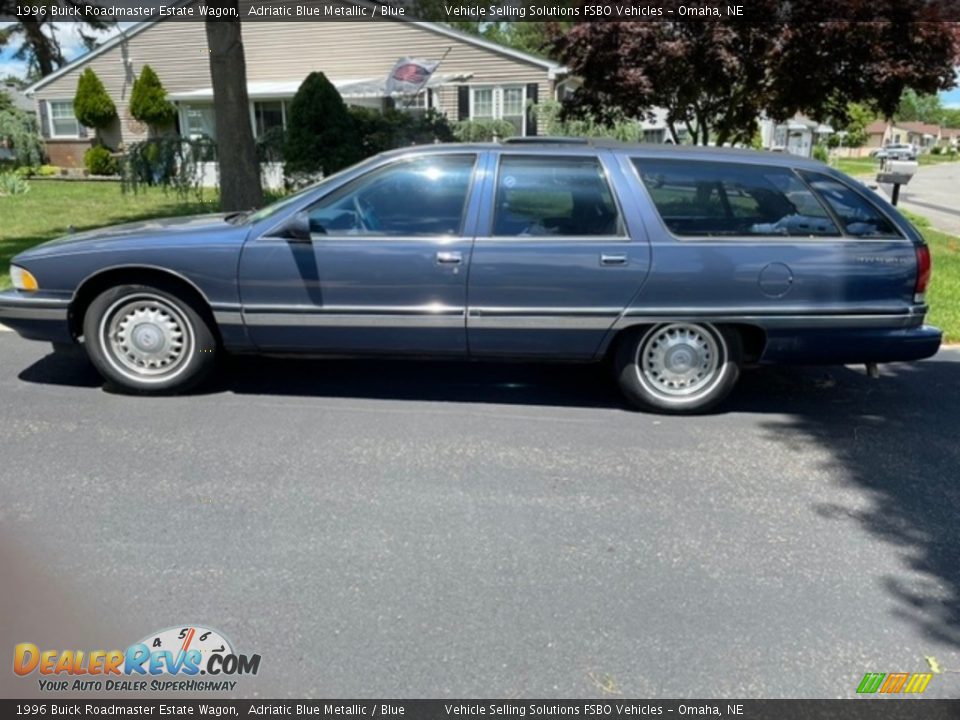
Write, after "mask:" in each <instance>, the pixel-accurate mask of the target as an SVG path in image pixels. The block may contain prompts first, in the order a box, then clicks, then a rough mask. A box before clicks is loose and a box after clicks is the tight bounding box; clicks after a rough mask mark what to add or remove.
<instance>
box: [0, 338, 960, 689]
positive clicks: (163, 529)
mask: <svg viewBox="0 0 960 720" xmlns="http://www.w3.org/2000/svg"><path fill="white" fill-rule="evenodd" d="M883 375H884V377H883V378H882V379H881V380H870V379H868V378H866V377H865V376H864V374H863V372H862V370H861V369H847V368H832V369H822V368H821V369H816V368H815V369H769V370H760V371H750V372H748V373H746V376H745V377H744V378H743V382H742V384H741V386H740V387H739V389H738V390H737V391H736V393H735V395H734V397H733V398H732V401H731V402H730V403H729V405H728V406H727V407H726V409H725V411H724V412H722V413H717V414H714V415H708V416H704V417H697V418H687V419H682V418H671V417H658V416H655V415H644V414H639V413H635V412H631V411H628V410H626V409H625V408H624V407H623V405H622V403H621V401H620V399H619V397H618V395H617V393H616V391H615V389H614V387H613V385H612V383H611V382H610V381H609V379H608V377H607V375H606V374H604V373H602V372H601V371H600V369H599V368H595V367H581V366H561V367H556V366H553V367H552V366H544V365H525V364H520V365H482V364H470V363H414V362H393V361H363V362H358V361H354V362H348V361H325V362H306V361H303V362H294V361H266V360H263V361H258V360H245V361H237V362H234V363H232V364H231V365H229V366H228V367H227V368H226V369H225V371H224V372H223V373H222V374H221V376H220V378H219V380H218V383H217V384H216V385H215V386H214V387H212V388H210V389H208V391H207V392H206V393H205V394H199V395H194V396H191V397H176V398H160V399H148V398H136V397H125V396H119V395H112V394H108V393H106V392H104V391H103V390H102V389H101V387H100V382H99V379H98V377H97V376H96V374H95V373H94V372H93V371H92V369H91V368H90V367H89V366H88V365H87V364H86V363H85V362H82V361H76V360H69V359H62V358H58V357H55V356H52V355H51V356H48V355H47V353H46V346H43V345H40V344H36V343H28V342H26V341H23V340H21V339H19V338H18V337H16V336H15V335H13V334H12V333H3V334H0V428H2V431H0V578H2V586H3V591H2V592H0V617H2V618H3V620H2V623H0V649H2V652H3V653H5V654H7V656H8V658H9V654H10V653H11V649H12V646H13V644H14V643H15V642H24V641H30V642H35V643H37V644H39V645H41V646H44V647H51V648H88V649H90V648H104V647H107V648H112V647H126V646H127V644H129V643H132V642H135V641H137V640H139V639H140V638H142V637H144V636H145V635H147V634H149V633H151V632H153V631H156V630H159V629H161V628H166V627H170V626H180V625H181V624H183V623H202V624H206V625H208V626H212V627H214V628H216V629H218V630H221V631H222V632H223V633H224V634H225V635H226V636H227V637H228V638H230V639H231V640H232V641H233V642H234V644H235V646H236V647H237V649H239V650H240V651H242V652H245V653H260V654H261V655H262V666H261V672H260V674H259V675H258V676H256V677H252V678H243V679H241V680H240V683H239V685H238V687H237V690H236V691H235V693H234V694H235V695H239V696H252V695H253V694H257V695H259V697H264V698H269V697H285V696H301V697H302V696H305V695H309V696H320V697H370V696H379V697H392V696H402V697H418V696H419V697H438V698H439V697H463V696H480V697H509V698H539V697H564V696H566V697H592V696H597V697H621V695H620V694H619V693H622V695H623V696H626V697H633V696H641V697H643V696H645V697H678V698H691V697H827V698H832V697H841V698H842V697H853V696H854V695H855V692H854V691H855V688H856V686H857V684H858V683H859V681H860V679H861V678H862V676H863V674H864V673H865V672H868V671H871V672H893V671H905V672H911V671H923V670H925V668H926V667H927V666H926V663H925V661H924V656H934V657H936V658H937V659H938V660H939V661H940V663H941V665H942V666H943V667H944V668H945V669H953V670H960V563H958V562H957V558H958V547H960V523H958V522H957V518H958V517H960V482H958V480H960V478H958V468H960V443H958V442H957V428H960V352H957V351H944V352H942V353H941V354H940V355H938V356H937V357H935V358H933V359H931V360H929V361H925V362H922V363H918V364H915V365H910V366H906V365H899V366H888V367H885V368H883ZM0 692H2V694H3V695H4V696H7V697H10V696H14V695H16V696H27V695H37V694H39V690H38V689H37V683H36V679H35V678H33V679H30V678H28V679H20V678H15V677H14V676H13V675H12V673H10V672H9V670H8V671H7V672H4V673H0ZM958 693H960V674H944V675H938V676H936V677H934V678H933V680H932V681H931V683H930V686H929V689H928V690H927V693H926V694H927V695H928V696H934V697H956V696H957V695H958Z"/></svg>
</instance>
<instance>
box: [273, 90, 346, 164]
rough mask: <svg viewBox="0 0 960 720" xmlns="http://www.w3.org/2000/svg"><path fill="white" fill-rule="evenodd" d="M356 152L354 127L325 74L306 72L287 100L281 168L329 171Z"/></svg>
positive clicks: (340, 99)
mask: <svg viewBox="0 0 960 720" xmlns="http://www.w3.org/2000/svg"><path fill="white" fill-rule="evenodd" d="M359 155H360V153H359V149H358V147H357V133H356V128H355V127H354V124H353V121H352V119H351V116H350V113H349V112H348V111H347V106H346V105H344V103H343V98H341V97H340V93H338V92H337V89H336V88H335V87H334V86H333V85H332V84H331V82H330V81H329V80H327V77H326V75H324V74H323V73H321V72H313V73H310V74H309V75H308V76H307V79H306V80H304V81H303V84H302V85H300V88H299V89H298V90H297V94H296V95H294V96H293V101H292V102H291V103H290V111H289V113H288V115H287V138H286V141H285V143H284V151H283V157H284V162H285V166H284V172H285V173H286V174H287V175H296V174H300V173H303V174H310V173H317V172H322V173H323V174H325V175H329V174H330V173H333V172H336V171H337V170H340V169H341V168H345V167H347V166H348V165H351V164H352V163H354V162H356V160H357V159H358V158H359Z"/></svg>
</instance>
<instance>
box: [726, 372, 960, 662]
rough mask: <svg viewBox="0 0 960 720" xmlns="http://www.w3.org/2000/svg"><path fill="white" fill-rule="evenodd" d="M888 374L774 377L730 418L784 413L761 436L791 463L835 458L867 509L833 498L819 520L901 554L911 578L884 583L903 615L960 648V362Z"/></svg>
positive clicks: (751, 384) (768, 375) (761, 382)
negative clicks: (795, 456)
mask: <svg viewBox="0 0 960 720" xmlns="http://www.w3.org/2000/svg"><path fill="white" fill-rule="evenodd" d="M883 372H884V377H883V378H882V379H881V380H879V381H877V380H870V379H869V378H867V377H866V376H865V375H864V374H863V373H862V372H858V371H856V370H850V369H846V368H829V369H821V370H809V369H804V370H791V369H776V370H770V371H767V372H764V373H763V374H756V375H754V377H752V378H750V380H749V381H748V382H747V383H745V387H744V388H743V390H744V392H742V393H740V394H739V395H738V396H737V398H736V399H735V400H734V402H733V403H732V405H731V406H730V407H729V409H730V410H734V409H735V410H739V411H744V412H761V413H765V412H776V413H785V416H784V418H783V419H776V420H773V419H766V420H764V421H763V422H762V423H761V428H762V429H763V431H764V432H765V433H766V437H767V439H768V440H770V441H771V442H774V443H778V444H780V445H782V446H783V448H784V454H785V455H786V456H789V453H790V452H791V451H792V450H793V449H795V448H797V447H800V446H803V445H804V444H807V443H812V444H814V445H816V446H819V447H822V448H825V449H826V450H828V451H829V453H830V457H831V460H830V461H829V462H830V465H831V467H832V468H833V469H837V470H839V471H840V474H841V475H842V476H843V477H844V478H845V483H846V484H848V485H849V486H852V487H853V488H855V489H857V490H859V491H860V492H858V493H857V494H858V495H859V496H860V497H861V500H860V501H858V503H857V506H856V507H846V506H844V505H840V504H837V503H835V502H831V501H830V499H829V498H824V502H823V503H822V504H819V505H816V506H814V507H813V510H814V512H816V513H818V514H820V515H821V516H823V517H827V518H831V519H834V520H837V521H840V522H854V523H857V524H858V525H859V526H860V527H861V528H862V529H863V530H865V531H867V532H868V533H870V534H871V535H873V536H875V537H876V538H878V539H880V540H883V541H885V542H887V543H890V544H892V545H894V546H896V547H897V548H898V549H899V552H900V555H901V561H902V564H903V567H905V568H907V569H908V570H909V571H910V577H906V576H897V575H893V574H889V573H888V574H887V575H886V576H885V577H884V584H885V588H886V590H887V591H888V592H889V593H890V594H891V595H892V596H893V597H894V598H895V599H896V601H897V604H898V609H897V611H896V615H897V616H899V617H901V618H903V619H906V620H909V621H911V622H913V623H915V624H916V625H917V626H918V627H919V629H920V630H921V631H922V632H923V634H924V635H925V636H926V637H927V638H929V639H930V640H932V641H937V642H940V643H946V644H950V645H953V646H954V647H960V362H946V361H941V360H932V361H926V362H922V363H917V364H913V365H891V366H886V367H885V368H884V370H883ZM864 563H865V565H864V570H865V571H867V569H868V568H869V558H865V559H864ZM872 569H873V570H874V571H877V570H880V568H877V567H874V568H872ZM865 612H870V610H869V609H865ZM880 625H881V626H882V622H881V623H880ZM954 669H955V668H954Z"/></svg>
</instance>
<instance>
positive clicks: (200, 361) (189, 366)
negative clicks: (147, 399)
mask: <svg viewBox="0 0 960 720" xmlns="http://www.w3.org/2000/svg"><path fill="white" fill-rule="evenodd" d="M203 315H204V313H203V312H202V308H201V307H200V306H199V305H198V304H197V303H196V302H195V301H193V300H192V299H187V298H186V297H181V296H180V295H178V294H177V292H176V291H175V290H174V289H172V288H163V287H154V286H148V285H121V286H118V287H114V288H111V289H109V290H107V291H105V292H103V293H101V294H100V295H98V296H97V297H96V298H95V299H94V301H93V302H92V303H90V306H89V307H88V308H87V311H86V314H85V316H84V321H83V334H84V345H85V346H86V348H87V353H88V354H89V356H90V360H91V361H92V362H93V364H94V366H96V368H97V370H99V371H100V373H101V374H102V375H103V376H104V377H105V378H106V379H107V381H108V382H109V383H110V385H111V386H113V387H115V388H117V389H120V390H123V391H126V392H135V393H153V394H162V393H174V392H184V391H186V390H189V389H190V388H193V387H195V386H196V385H197V384H198V383H200V382H201V381H202V380H203V379H204V378H205V377H206V376H207V375H208V374H209V372H210V371H211V370H212V368H213V366H214V363H215V361H216V355H217V342H216V337H215V336H214V334H213V331H212V329H211V328H210V325H209V324H208V322H207V320H205V319H204V317H203Z"/></svg>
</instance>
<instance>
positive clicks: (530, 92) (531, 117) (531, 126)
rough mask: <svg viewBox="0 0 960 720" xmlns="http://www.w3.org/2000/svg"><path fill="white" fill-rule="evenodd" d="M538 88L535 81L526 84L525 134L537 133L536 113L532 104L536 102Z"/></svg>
mask: <svg viewBox="0 0 960 720" xmlns="http://www.w3.org/2000/svg"><path fill="white" fill-rule="evenodd" d="M538 88H539V86H538V85H537V84H536V83H530V84H529V85H527V135H536V134H537V113H536V111H535V110H534V108H533V106H534V105H536V104H537V95H538Z"/></svg>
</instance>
